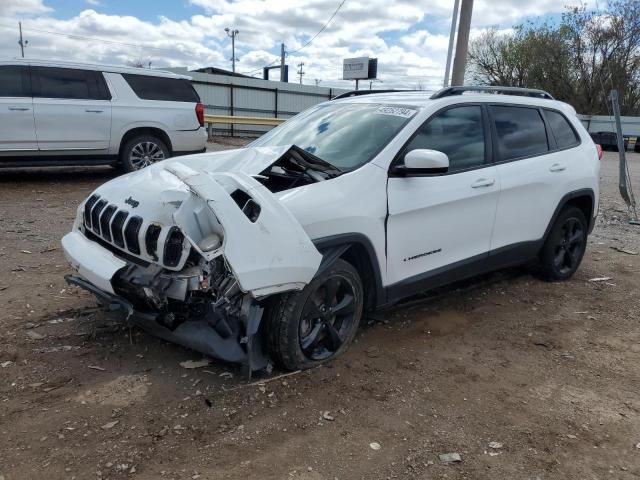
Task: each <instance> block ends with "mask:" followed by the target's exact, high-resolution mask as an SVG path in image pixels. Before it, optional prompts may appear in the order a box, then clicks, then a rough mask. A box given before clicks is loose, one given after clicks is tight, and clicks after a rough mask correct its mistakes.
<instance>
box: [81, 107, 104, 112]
mask: <svg viewBox="0 0 640 480" xmlns="http://www.w3.org/2000/svg"><path fill="white" fill-rule="evenodd" d="M85 112H87V113H102V112H104V110H91V109H90V108H87V109H86V110H85Z"/></svg>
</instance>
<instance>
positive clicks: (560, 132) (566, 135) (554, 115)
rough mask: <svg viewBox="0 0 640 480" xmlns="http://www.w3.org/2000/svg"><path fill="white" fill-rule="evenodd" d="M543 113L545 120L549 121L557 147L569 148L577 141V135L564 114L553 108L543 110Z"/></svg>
mask: <svg viewBox="0 0 640 480" xmlns="http://www.w3.org/2000/svg"><path fill="white" fill-rule="evenodd" d="M544 114H545V116H546V117H547V122H549V126H550V127H551V131H552V132H553V136H554V137H555V139H556V145H557V146H558V148H569V147H573V146H574V145H577V144H578V143H579V139H578V135H577V134H576V132H575V130H574V129H573V127H571V124H570V123H569V120H567V119H566V117H565V116H564V115H562V114H561V113H560V112H554V111H553V110H545V111H544Z"/></svg>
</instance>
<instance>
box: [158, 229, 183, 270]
mask: <svg viewBox="0 0 640 480" xmlns="http://www.w3.org/2000/svg"><path fill="white" fill-rule="evenodd" d="M183 242H184V235H183V234H182V232H181V231H180V229H179V228H178V227H171V230H170V231H169V235H167V241H166V242H165V244H164V255H163V263H164V264H165V265H166V266H167V267H175V266H176V265H178V262H179V261H180V257H181V256H182V244H183Z"/></svg>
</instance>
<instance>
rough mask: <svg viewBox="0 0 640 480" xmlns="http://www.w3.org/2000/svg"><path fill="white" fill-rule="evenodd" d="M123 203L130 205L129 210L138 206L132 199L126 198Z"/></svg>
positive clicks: (137, 202)
mask: <svg viewBox="0 0 640 480" xmlns="http://www.w3.org/2000/svg"><path fill="white" fill-rule="evenodd" d="M124 203H126V204H129V205H131V208H136V207H137V206H138V205H140V202H139V201H137V200H134V199H133V198H131V197H129V198H127V199H126V200H125V201H124Z"/></svg>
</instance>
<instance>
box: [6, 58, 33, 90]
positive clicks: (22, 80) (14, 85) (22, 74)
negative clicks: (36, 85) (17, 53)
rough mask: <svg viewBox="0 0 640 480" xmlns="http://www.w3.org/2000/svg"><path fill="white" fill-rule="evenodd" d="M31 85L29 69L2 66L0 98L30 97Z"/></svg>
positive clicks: (17, 66) (16, 66)
mask: <svg viewBox="0 0 640 480" xmlns="http://www.w3.org/2000/svg"><path fill="white" fill-rule="evenodd" d="M30 83H31V82H30V81H29V68H28V67H21V66H19V65H3V66H0V97H30V96H31V86H30Z"/></svg>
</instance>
